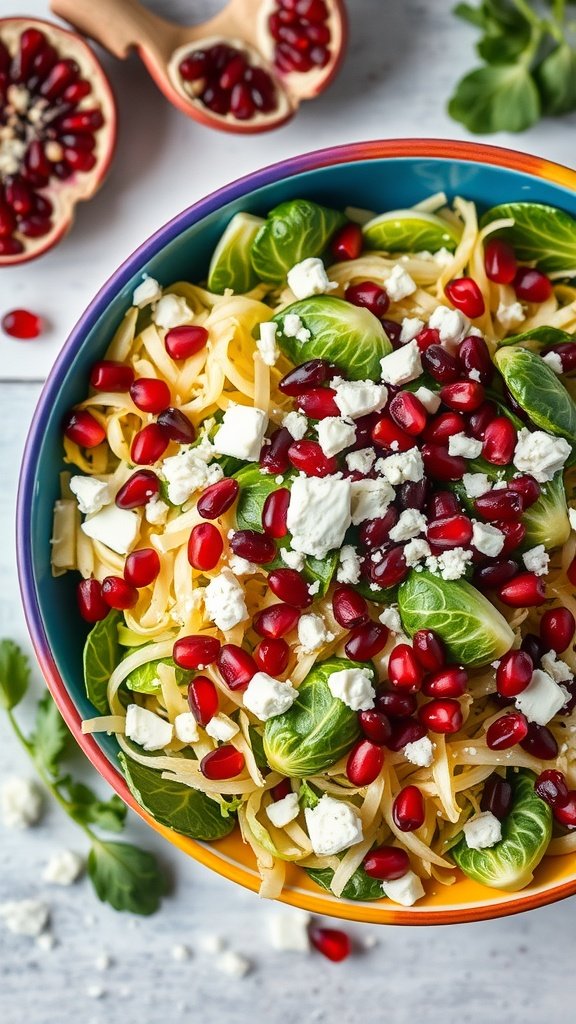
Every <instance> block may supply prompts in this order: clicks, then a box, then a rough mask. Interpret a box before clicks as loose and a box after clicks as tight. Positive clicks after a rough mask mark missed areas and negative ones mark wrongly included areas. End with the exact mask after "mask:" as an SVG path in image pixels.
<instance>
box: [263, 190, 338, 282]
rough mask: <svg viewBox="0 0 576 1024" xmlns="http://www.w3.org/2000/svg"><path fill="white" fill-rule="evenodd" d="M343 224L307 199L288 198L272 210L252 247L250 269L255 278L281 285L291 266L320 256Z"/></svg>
mask: <svg viewBox="0 0 576 1024" xmlns="http://www.w3.org/2000/svg"><path fill="white" fill-rule="evenodd" d="M345 222H346V218H345V217H344V215H343V214H342V213H340V212H339V211H338V210H330V209H328V208H327V207H326V206H319V205H318V203H313V202H312V201H311V200H309V199H289V200H288V201H287V202H285V203H281V204H280V206H276V207H274V209H273V210H271V211H270V213H269V214H268V216H267V218H266V221H265V222H264V224H263V225H262V227H261V228H260V230H259V231H258V234H257V235H256V238H255V240H254V243H253V245H252V253H251V259H252V267H253V268H254V271H255V273H256V275H257V277H258V279H259V280H260V281H269V282H271V283H272V284H283V283H284V281H285V280H286V277H287V274H288V271H289V270H290V269H291V267H293V266H294V264H295V263H300V262H301V261H302V260H304V259H309V258H310V257H312V256H316V257H318V256H322V254H323V253H324V251H325V249H326V247H327V246H328V243H329V241H330V239H331V238H332V235H333V234H334V233H335V232H336V231H337V230H338V228H339V227H341V226H342V225H343V224H344V223H345Z"/></svg>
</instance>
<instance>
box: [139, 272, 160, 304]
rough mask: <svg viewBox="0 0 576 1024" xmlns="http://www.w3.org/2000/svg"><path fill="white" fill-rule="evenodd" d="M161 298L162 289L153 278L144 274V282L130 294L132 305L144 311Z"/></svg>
mask: <svg viewBox="0 0 576 1024" xmlns="http://www.w3.org/2000/svg"><path fill="white" fill-rule="evenodd" d="M161 298H162V289H161V287H160V285H159V284H158V281H156V280H155V279H154V278H153V277H148V274H144V280H143V281H141V283H140V284H139V285H137V287H136V288H135V289H134V292H133V294H132V305H133V306H138V309H144V306H149V305H150V304H151V303H152V302H158V300H159V299H161Z"/></svg>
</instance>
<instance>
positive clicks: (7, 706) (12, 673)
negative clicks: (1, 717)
mask: <svg viewBox="0 0 576 1024" xmlns="http://www.w3.org/2000/svg"><path fill="white" fill-rule="evenodd" d="M29 680H30V663H29V661H28V658H27V657H26V655H25V654H24V652H23V651H21V650H20V648H19V647H18V645H17V644H15V643H14V642H13V641H12V640H0V706H2V707H3V708H4V710H5V711H11V710H12V708H15V707H16V705H17V704H19V703H20V701H21V700H22V698H23V696H24V694H25V693H26V690H27V689H28V682H29Z"/></svg>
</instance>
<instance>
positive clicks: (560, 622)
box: [540, 608, 576, 654]
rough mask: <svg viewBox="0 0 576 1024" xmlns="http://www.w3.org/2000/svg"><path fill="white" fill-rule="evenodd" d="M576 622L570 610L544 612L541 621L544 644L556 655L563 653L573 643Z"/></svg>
mask: <svg viewBox="0 0 576 1024" xmlns="http://www.w3.org/2000/svg"><path fill="white" fill-rule="evenodd" d="M575 631H576V621H575V620H574V616H573V614H572V612H571V611H570V610H569V608H550V609H548V611H546V612H544V614H543V616H542V618H541V619H540V637H541V639H542V642H543V643H544V644H545V645H546V647H548V648H549V649H550V650H552V651H556V654H562V652H563V651H565V650H567V648H568V647H569V646H570V644H571V643H572V640H573V639H574V632H575Z"/></svg>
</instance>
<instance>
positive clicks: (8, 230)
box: [0, 201, 36, 338]
mask: <svg viewBox="0 0 576 1024" xmlns="http://www.w3.org/2000/svg"><path fill="white" fill-rule="evenodd" d="M15 228H16V217H15V216H14V214H13V213H12V210H11V209H10V207H9V206H7V205H6V203H4V202H2V201H0V239H6V240H7V241H8V242H11V241H13V239H11V238H10V235H11V234H12V232H13V231H14V229H15ZM14 312H19V311H18V310H15V311H13V312H12V313H7V314H5V316H4V317H3V319H2V328H3V329H4V331H6V334H10V333H11V331H10V328H11V326H12V325H13V319H12V318H13V316H14ZM32 316H34V314H32ZM6 317H10V319H9V320H8V328H9V329H8V330H6V326H5V320H6ZM16 329H18V328H16ZM13 336H14V337H15V338H18V337H19V335H18V334H15V335H13ZM32 337H36V335H32Z"/></svg>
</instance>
